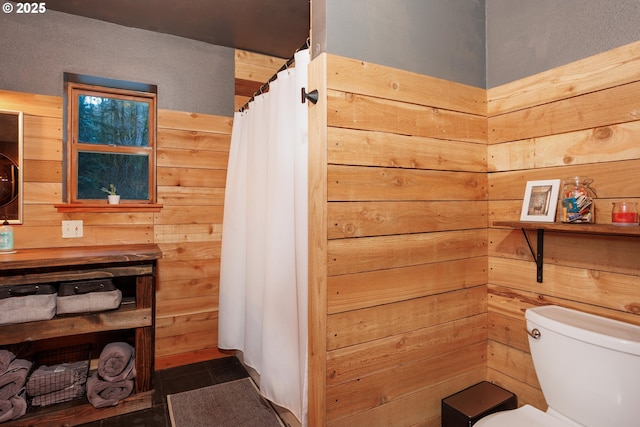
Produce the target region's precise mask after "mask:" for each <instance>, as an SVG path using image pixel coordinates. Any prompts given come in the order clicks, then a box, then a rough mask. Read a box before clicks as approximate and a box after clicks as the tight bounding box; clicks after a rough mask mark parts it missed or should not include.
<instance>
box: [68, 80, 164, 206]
mask: <svg viewBox="0 0 640 427" xmlns="http://www.w3.org/2000/svg"><path fill="white" fill-rule="evenodd" d="M65 97H66V111H65V113H66V123H67V128H66V138H65V140H66V152H65V175H66V179H65V184H66V196H67V198H66V201H67V202H68V203H101V202H104V203H105V204H106V201H107V194H106V189H109V188H110V187H111V185H112V184H113V186H115V189H116V192H117V194H119V195H120V200H121V203H125V204H126V203H155V202H156V168H155V161H156V123H157V106H156V98H157V88H156V86H154V85H147V84H140V83H131V82H124V81H120V80H110V79H102V78H98V77H91V76H81V75H77V74H71V73H65Z"/></svg>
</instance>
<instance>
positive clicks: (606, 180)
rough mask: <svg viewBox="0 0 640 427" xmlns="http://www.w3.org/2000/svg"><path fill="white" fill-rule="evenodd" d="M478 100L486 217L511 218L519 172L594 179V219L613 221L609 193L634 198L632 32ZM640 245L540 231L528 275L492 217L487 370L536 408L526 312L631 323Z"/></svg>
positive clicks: (639, 150)
mask: <svg viewBox="0 0 640 427" xmlns="http://www.w3.org/2000/svg"><path fill="white" fill-rule="evenodd" d="M487 99H488V124H489V147H488V148H489V156H488V158H489V162H488V165H489V172H490V173H489V188H490V190H489V224H491V222H492V221H494V220H518V219H519V216H520V209H521V205H522V198H523V195H524V188H525V184H526V181H528V180H536V179H552V178H560V179H562V178H565V177H571V176H575V175H584V176H588V177H591V178H593V179H594V183H593V187H594V188H595V189H596V191H597V195H598V198H597V200H596V203H595V204H596V222H597V223H603V224H608V223H610V222H611V203H612V202H614V201H620V200H627V201H636V202H640V143H639V135H640V117H639V115H638V99H640V42H639V43H634V44H630V45H627V46H623V47H621V48H617V49H614V50H611V51H608V52H605V53H602V54H600V55H597V56H594V57H591V58H586V59H584V60H581V61H578V62H575V63H572V64H568V65H566V66H563V67H559V68H556V69H553V70H550V71H547V72H544V73H541V74H538V75H535V76H532V77H529V78H525V79H522V80H519V81H516V82H513V83H510V84H507V85H504V86H500V87H496V88H493V89H490V90H488V92H487ZM579 227H580V225H576V229H579ZM530 238H531V239H532V244H533V245H534V248H535V233H531V235H530ZM639 254H640V239H638V238H628V237H611V236H598V235H581V234H571V233H551V232H547V233H546V235H545V247H544V262H545V265H544V283H537V282H536V270H535V264H534V263H533V262H532V256H531V254H530V252H529V249H528V247H527V245H526V242H525V239H524V238H523V236H522V233H521V231H520V230H509V229H499V228H494V227H491V228H490V230H489V286H488V288H489V305H488V315H489V344H488V360H487V365H488V379H489V380H490V381H493V382H495V383H498V384H500V385H502V386H504V387H505V388H507V389H509V390H511V391H513V392H515V393H516V394H517V395H518V399H519V403H520V404H525V403H529V404H532V405H534V406H536V407H538V408H540V409H542V410H546V402H545V401H544V397H543V396H542V393H541V391H540V386H539V384H538V381H537V377H536V375H535V371H534V368H533V364H532V360H531V356H530V354H529V348H528V343H527V338H526V334H525V331H524V328H525V320H524V310H525V309H526V308H528V307H532V306H536V305H541V304H558V305H562V306H566V307H571V308H576V309H579V310H583V311H586V312H590V313H595V314H599V315H602V316H606V317H611V318H615V319H620V320H624V321H627V322H631V323H634V324H639V325H640V316H638V314H639V313H640V277H639V276H640V270H639V269H638V256H639Z"/></svg>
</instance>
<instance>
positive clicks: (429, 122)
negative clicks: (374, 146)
mask: <svg viewBox="0 0 640 427" xmlns="http://www.w3.org/2000/svg"><path fill="white" fill-rule="evenodd" d="M327 98H328V100H327V101H328V102H329V103H330V105H331V108H330V109H329V110H327V113H328V117H327V118H328V120H329V125H330V126H335V127H340V128H348V129H360V130H370V131H380V132H389V133H396V134H400V135H411V136H420V137H431V138H443V139H452V140H456V141H467V142H476V143H483V141H485V140H486V138H487V120H486V118H485V117H484V116H476V115H470V114H465V113H459V112H457V111H451V110H444V109H439V108H436V107H431V106H426V105H418V104H409V103H406V102H403V101H395V100H390V99H382V98H376V97H372V96H365V95H359V94H353V93H349V92H338V91H335V90H329V91H328V93H327Z"/></svg>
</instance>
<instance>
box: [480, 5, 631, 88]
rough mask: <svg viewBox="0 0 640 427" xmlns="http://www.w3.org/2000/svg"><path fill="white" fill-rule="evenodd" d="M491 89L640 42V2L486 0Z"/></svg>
mask: <svg viewBox="0 0 640 427" xmlns="http://www.w3.org/2000/svg"><path fill="white" fill-rule="evenodd" d="M486 6H487V36H486V37H487V87H488V88H491V87H495V86H499V85H501V84H505V83H509V82H511V81H514V80H518V79H521V78H523V77H526V76H530V75H533V74H537V73H539V72H542V71H546V70H550V69H552V68H556V67H558V66H560V65H565V64H568V63H570V62H574V61H577V60H579V59H583V58H587V57H589V56H592V55H595V54H597V53H601V52H605V51H607V50H610V49H613V48H615V47H619V46H623V45H625V44H629V43H632V42H635V41H638V40H640V0H607V1H602V0H486Z"/></svg>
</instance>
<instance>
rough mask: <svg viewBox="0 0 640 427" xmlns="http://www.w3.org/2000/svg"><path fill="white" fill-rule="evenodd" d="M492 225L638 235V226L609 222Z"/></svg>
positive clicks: (504, 223)
mask: <svg viewBox="0 0 640 427" xmlns="http://www.w3.org/2000/svg"><path fill="white" fill-rule="evenodd" d="M492 225H493V226H494V227H510V228H524V229H525V230H546V231H557V232H560V233H588V234H610V235H617V236H639V237H640V226H637V225H636V226H623V225H611V224H569V223H562V222H560V223H559V222H525V221H493V223H492Z"/></svg>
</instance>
